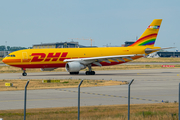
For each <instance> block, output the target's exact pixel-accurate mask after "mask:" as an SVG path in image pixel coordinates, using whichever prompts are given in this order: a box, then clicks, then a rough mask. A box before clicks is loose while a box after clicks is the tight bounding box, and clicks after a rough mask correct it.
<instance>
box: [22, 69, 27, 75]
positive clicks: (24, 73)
mask: <svg viewBox="0 0 180 120" xmlns="http://www.w3.org/2000/svg"><path fill="white" fill-rule="evenodd" d="M22 70H23V73H22V76H27V73H26V68H22Z"/></svg>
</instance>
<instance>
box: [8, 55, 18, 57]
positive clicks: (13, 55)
mask: <svg viewBox="0 0 180 120" xmlns="http://www.w3.org/2000/svg"><path fill="white" fill-rule="evenodd" d="M7 57H16V56H15V55H7Z"/></svg>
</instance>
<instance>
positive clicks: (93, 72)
mask: <svg viewBox="0 0 180 120" xmlns="http://www.w3.org/2000/svg"><path fill="white" fill-rule="evenodd" d="M86 75H95V71H86Z"/></svg>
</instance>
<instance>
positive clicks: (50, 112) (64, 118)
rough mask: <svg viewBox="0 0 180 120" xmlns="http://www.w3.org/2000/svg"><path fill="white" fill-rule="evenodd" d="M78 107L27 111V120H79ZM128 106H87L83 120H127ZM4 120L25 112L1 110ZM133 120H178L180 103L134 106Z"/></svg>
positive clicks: (18, 118) (14, 119)
mask: <svg viewBox="0 0 180 120" xmlns="http://www.w3.org/2000/svg"><path fill="white" fill-rule="evenodd" d="M77 110H78V109H77V107H61V108H36V109H27V110H26V112H27V120H77V112H78V111H77ZM127 110H128V109H127V105H106V106H85V107H81V109H80V118H81V119H82V120H127ZM0 118H3V120H22V119H23V110H0ZM130 118H131V119H132V120H177V119H178V103H156V104H132V105H131V111H130Z"/></svg>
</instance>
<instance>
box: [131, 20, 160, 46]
mask: <svg viewBox="0 0 180 120" xmlns="http://www.w3.org/2000/svg"><path fill="white" fill-rule="evenodd" d="M161 22H162V19H154V20H153V21H152V23H151V24H150V25H149V26H148V28H147V29H146V30H145V31H144V33H143V34H142V35H141V37H140V38H139V39H138V40H137V41H136V42H135V43H133V44H132V45H130V46H146V45H150V46H154V43H155V41H156V37H157V35H158V31H159V28H160V25H161Z"/></svg>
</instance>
